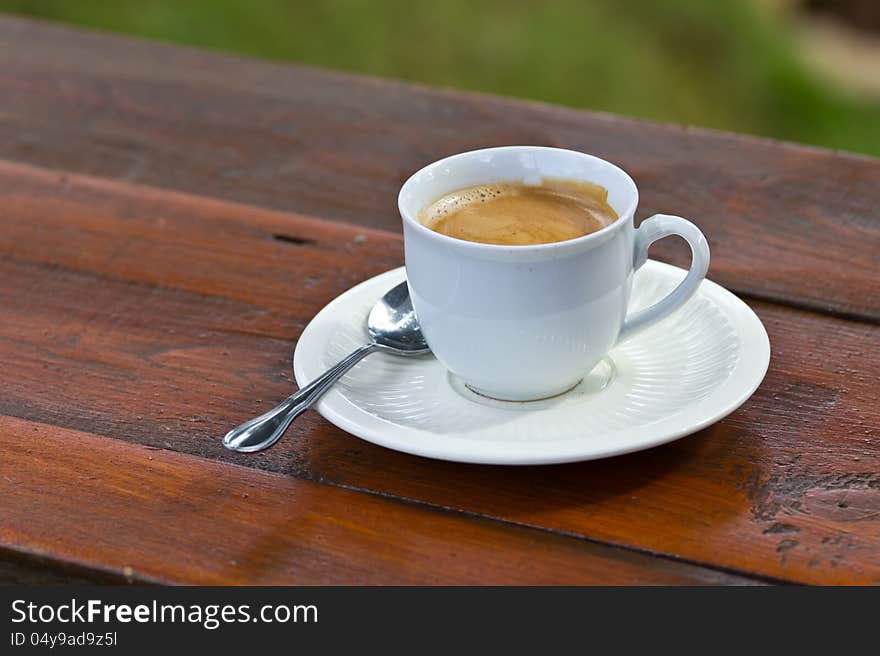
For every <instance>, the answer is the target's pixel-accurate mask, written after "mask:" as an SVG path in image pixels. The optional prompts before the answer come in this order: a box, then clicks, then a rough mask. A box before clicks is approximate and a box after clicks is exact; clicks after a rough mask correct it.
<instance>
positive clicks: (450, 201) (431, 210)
mask: <svg viewBox="0 0 880 656" xmlns="http://www.w3.org/2000/svg"><path fill="white" fill-rule="evenodd" d="M511 193H516V187H515V186H514V185H511V184H510V183H507V182H498V183H495V184H485V185H478V186H476V187H468V188H467V189H462V190H460V191H457V192H455V193H452V194H449V195H447V196H444V197H443V198H441V199H440V200H438V201H436V202H434V203H433V204H431V205H429V206H428V207H426V208H425V209H423V210H422V212H421V216H420V217H419V218H420V219H421V222H422V223H423V224H424V225H426V226H428V227H431V225H433V224H434V223H436V222H437V221H439V220H440V219H442V218H443V217H444V216H446V215H448V214H452V213H454V212H457V211H458V210H460V209H461V208H463V207H465V206H467V205H471V204H472V203H485V202H488V201H490V200H492V199H494V198H498V197H499V196H504V195H507V194H511Z"/></svg>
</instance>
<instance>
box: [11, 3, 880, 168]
mask: <svg viewBox="0 0 880 656" xmlns="http://www.w3.org/2000/svg"><path fill="white" fill-rule="evenodd" d="M0 11H5V12H9V13H17V14H22V15H27V16H32V17H39V18H44V19H49V20H53V21H61V22H66V23H71V24H76V25H82V26H87V27H92V28H98V29H102V30H110V31H115V32H122V33H126V34H132V35H139V36H143V37H148V38H152V39H162V40H167V41H174V42H177V43H183V44H189V45H194V46H200V47H208V48H216V49H220V50H227V51H232V52H237V53H242V54H247V55H254V56H257V57H264V58H271V59H280V60H287V61H292V62H298V63H304V64H309V65H312V66H321V67H327V68H334V69H339V70H345V71H353V72H359V73H368V74H372V75H379V76H383V77H393V78H399V79H403V80H409V81H413V82H420V83H424V84H430V85H439V86H445V87H454V88H458V89H468V90H476V91H485V92H489V93H494V94H500V95H506V96H515V97H520V98H530V99H534V100H541V101H546V102H551V103H556V104H561V105H568V106H572V107H579V108H584V109H590V110H600V111H606V112H613V113H616V114H624V115H628V116H634V117H640V118H647V119H653V120H658V121H666V122H673V123H681V124H687V125H698V126H705V127H711V128H719V129H724V130H733V131H736V132H746V133H751V134H757V135H762V136H769V137H775V138H780V139H787V140H792V141H799V142H803V143H809V144H816V145H820V146H826V147H830V148H837V149H842V150H849V151H854V152H860V153H867V154H872V155H880V0H663V1H654V0H556V1H551V0H543V1H542V0H485V1H482V0H443V1H442V2H441V1H436V0H435V1H433V2H419V1H417V0H408V1H404V0H326V1H324V2H318V1H314V2H296V1H295V0H125V1H124V2H123V1H120V2H103V1H88V0H0Z"/></svg>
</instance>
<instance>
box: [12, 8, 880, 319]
mask: <svg viewBox="0 0 880 656" xmlns="http://www.w3.org/2000/svg"><path fill="white" fill-rule="evenodd" d="M0 42H2V43H3V44H4V47H3V48H2V49H0V156H2V157H6V158H9V159H14V160H20V161H25V162H30V163H34V164H38V165H41V166H46V167H50V168H57V169H66V170H71V171H78V172H81V173H89V174H94V175H97V176H101V177H106V178H112V179H117V180H131V181H137V182H142V183H146V184H150V185H154V186H159V187H170V188H175V189H180V190H184V191H190V192H195V193H199V194H204V195H210V196H218V197H222V198H226V199H231V200H236V201H241V202H245V203H249V204H255V205H260V206H265V207H269V208H274V209H279V210H286V211H296V212H301V213H306V214H311V215H317V216H321V217H324V218H327V219H332V220H342V221H349V222H354V223H359V224H363V225H368V226H377V227H385V228H389V229H393V230H395V231H396V230H398V229H399V219H398V217H397V212H396V207H395V199H396V194H397V189H398V187H399V185H400V184H401V182H402V181H403V180H404V179H405V178H406V177H407V176H408V175H409V174H410V173H411V172H413V171H414V170H416V169H418V168H420V167H421V166H423V165H424V164H427V163H428V162H430V161H432V160H435V159H437V158H439V157H442V156H444V155H448V154H451V153H455V152H460V151H463V150H470V149H473V148H478V147H485V146H494V145H505V144H515V143H530V144H543V145H550V146H560V147H566V148H573V149H576V150H585V151H588V152H592V153H595V154H597V155H600V156H602V157H605V158H607V159H609V160H611V161H613V162H615V163H618V164H620V165H621V166H623V167H624V168H625V169H627V170H628V171H629V172H630V173H631V174H632V175H633V177H634V178H635V179H636V181H637V182H638V183H639V186H640V189H641V196H642V204H641V209H640V211H639V214H638V216H639V218H641V217H644V216H647V215H649V214H651V213H654V212H660V211H662V212H667V213H673V214H675V213H677V214H682V215H684V216H687V217H690V218H692V219H694V220H695V221H696V222H697V223H698V224H699V225H700V226H701V227H702V228H703V229H704V231H705V232H706V234H707V235H708V238H709V241H710V243H711V245H712V250H713V264H712V275H713V276H714V277H715V279H716V280H718V281H719V282H721V283H722V284H724V285H726V286H728V287H731V288H733V289H735V290H737V291H739V292H741V293H745V294H749V295H752V296H754V297H757V298H764V299H777V300H782V301H785V302H787V303H790V304H794V305H801V306H805V307H811V308H816V309H821V310H823V311H828V312H834V313H839V314H842V315H845V316H852V317H860V318H865V319H869V320H873V321H880V280H878V277H877V276H876V271H877V267H878V265H880V260H878V249H877V244H878V243H880V221H878V219H877V213H876V207H877V206H878V205H880V187H878V185H877V184H876V182H877V180H878V179H880V160H877V159H872V158H867V157H859V156H853V155H847V154H843V153H835V152H831V151H826V150H820V149H815V148H805V147H796V146H792V145H789V144H779V143H775V142H772V141H769V140H760V139H754V138H745V137H740V136H733V135H729V134H723V133H718V132H712V131H706V130H696V129H684V128H679V127H674V126H664V125H656V124H651V123H647V122H640V121H632V120H627V119H621V118H614V117H611V116H608V115H603V114H593V113H588V112H582V111H575V110H570V109H562V108H557V107H551V106H547V105H541V104H537V103H525V102H515V101H512V100H508V99H500V98H494V97H490V96H485V95H478V94H466V93H456V92H451V91H444V90H432V89H424V88H418V87H414V86H409V85H404V84H397V83H392V82H387V81H382V80H375V79H368V78H361V77H355V76H350V75H340V74H334V73H328V72H323V71H317V70H311V69H305V68H299V67H293V66H288V65H282V64H275V63H269V62H259V61H255V60H250V59H245V58H241V57H232V56H227V55H221V54H217V53H210V52H201V51H196V50H191V49H184V48H180V47H175V46H169V45H163V44H157V43H149V42H145V41H139V40H134V39H129V38H120V37H114V36H109V35H105V34H97V33H93V32H87V31H82V30H74V29H71V28H65V27H57V26H51V25H47V24H41V23H33V22H29V21H25V20H22V19H17V18H2V19H0ZM667 241H669V240H667ZM652 254H653V255H654V256H655V257H659V258H660V259H665V260H667V261H674V262H677V263H681V262H682V261H683V259H684V258H683V255H682V250H681V247H680V246H679V245H676V244H674V243H666V242H663V243H660V244H658V245H657V246H656V247H655V249H654V251H653V252H652ZM807 281H808V284H806V282H807Z"/></svg>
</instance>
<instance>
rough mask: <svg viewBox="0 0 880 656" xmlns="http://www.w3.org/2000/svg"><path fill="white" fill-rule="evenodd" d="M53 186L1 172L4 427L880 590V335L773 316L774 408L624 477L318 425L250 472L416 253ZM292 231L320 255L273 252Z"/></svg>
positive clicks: (797, 314)
mask: <svg viewBox="0 0 880 656" xmlns="http://www.w3.org/2000/svg"><path fill="white" fill-rule="evenodd" d="M13 174H15V175H18V176H19V177H18V178H16V180H18V182H17V183H16V184H15V185H12V184H11V183H10V181H11V180H12V178H11V177H10V176H11V175H13ZM53 175H54V174H50V173H45V172H39V171H33V170H27V171H25V170H24V169H22V168H21V167H10V166H6V167H4V168H2V169H0V180H3V181H4V182H3V183H2V184H0V188H3V189H7V190H8V189H12V188H15V189H17V190H19V191H18V192H17V193H16V194H12V193H10V192H8V191H7V192H5V194H4V196H3V197H2V198H0V201H2V202H0V218H2V219H3V223H2V225H3V230H0V255H2V258H0V308H2V317H3V321H2V322H0V389H2V390H3V394H2V395H0V413H3V414H7V415H15V416H19V417H24V418H27V419H32V420H37V421H43V422H46V423H50V424H57V425H59V426H65V427H68V428H73V429H78V430H82V431H86V432H90V433H97V434H101V435H107V436H112V437H118V438H122V439H124V440H129V441H131V442H137V443H140V444H144V445H149V446H154V447H162V448H168V449H173V450H176V451H181V452H186V453H190V454H196V455H199V456H205V457H207V458H211V459H217V460H226V461H232V462H236V463H241V464H243V465H247V466H249V467H253V468H258V469H263V470H270V471H274V472H277V473H282V474H293V475H296V476H299V477H302V478H309V479H313V480H318V481H324V482H329V483H334V484H338V485H344V486H347V487H353V488H358V489H363V490H369V491H372V492H376V493H381V494H389V495H394V496H398V497H402V498H405V499H410V500H415V501H419V502H422V503H426V504H432V505H435V506H438V507H446V508H453V509H456V510H460V511H462V512H467V513H474V514H480V515H485V516H488V517H493V518H498V519H503V520H505V521H509V522H515V523H517V524H523V525H528V526H534V527H540V528H543V529H547V530H550V531H557V532H563V533H565V534H571V535H577V536H582V537H585V538H590V539H596V540H602V541H606V542H609V543H614V544H619V545H626V546H628V547H632V548H635V549H638V550H641V551H647V552H651V553H660V554H665V555H668V556H670V557H673V558H676V559H682V560H687V561H691V562H698V563H706V564H710V565H712V566H715V567H721V568H727V569H731V570H737V571H747V572H755V573H757V574H759V575H762V576H766V577H772V578H778V579H786V580H796V581H802V582H810V583H877V582H880V439H878V438H880V434H878V426H880V407H878V405H877V402H876V400H877V395H876V389H877V380H878V376H880V355H878V354H877V352H876V349H874V348H873V345H874V344H876V342H877V336H878V328H877V327H875V326H872V325H869V324H864V323H858V322H852V321H845V320H838V319H831V318H828V317H823V316H820V315H816V314H813V313H808V312H803V311H799V310H793V309H788V308H783V307H779V306H774V305H770V304H765V303H754V304H753V306H754V307H755V309H756V311H757V312H758V313H759V315H760V316H761V318H762V319H763V321H764V322H765V324H766V326H767V329H768V332H769V333H770V339H771V343H772V345H773V360H772V362H771V367H770V371H769V374H768V377H767V379H766V380H765V382H764V384H763V385H762V387H761V388H760V389H759V391H758V393H757V394H756V395H755V396H754V397H753V398H752V399H751V400H750V401H749V402H748V403H747V404H746V405H745V406H744V407H743V408H742V409H740V410H739V411H738V412H736V413H735V414H734V415H732V416H731V417H730V418H728V419H726V420H725V421H722V422H720V423H719V424H717V425H715V426H713V427H711V428H709V429H707V430H704V431H701V432H700V433H698V434H697V435H695V436H692V437H690V438H687V439H685V440H682V441H679V442H677V443H674V444H671V445H667V446H665V447H661V448H657V449H654V450H651V451H648V452H644V453H640V454H634V455H630V456H624V457H619V458H614V459H611V460H604V461H599V462H593V463H581V464H573V465H566V466H557V467H528V468H503V467H480V466H465V465H456V464H449V463H439V462H434V461H429V460H425V459H421V458H416V457H411V456H406V455H403V454H397V453H393V452H391V451H387V450H385V449H382V448H379V447H375V446H372V445H369V444H366V443H364V442H361V441H359V440H357V439H355V438H353V437H351V436H349V435H347V434H345V433H343V432H342V431H339V430H337V429H335V428H334V427H332V426H330V425H329V424H328V423H326V422H325V421H323V420H322V419H320V417H318V416H317V415H316V414H314V413H307V414H306V415H304V416H303V417H301V418H300V419H299V420H298V421H297V423H296V424H295V425H294V426H293V428H292V429H291V430H290V431H289V432H288V434H287V436H286V437H285V438H284V439H283V440H282V441H281V443H279V445H278V446H276V447H275V448H274V449H272V450H270V451H267V452H265V453H262V454H254V455H239V454H231V453H229V452H227V451H225V450H224V449H223V448H222V446H221V445H220V443H219V437H220V436H221V435H222V434H223V433H224V432H225V431H226V430H227V429H228V428H229V427H230V426H232V425H235V424H236V423H238V422H239V421H241V420H242V419H244V418H246V417H248V416H251V415H253V414H254V413H255V412H257V411H258V410H259V409H260V408H265V407H267V405H266V404H268V403H271V402H273V401H274V400H276V399H279V398H281V397H282V396H283V395H286V394H287V393H289V391H290V390H291V388H292V383H291V380H290V374H289V371H290V361H289V359H290V355H291V352H292V345H293V340H294V339H295V338H296V336H297V335H298V334H299V332H300V331H301V329H302V327H303V326H304V324H305V323H306V322H307V321H308V319H309V318H310V317H311V316H312V315H313V314H314V313H315V312H316V311H317V310H318V309H319V308H320V307H322V306H323V305H324V304H325V303H326V302H328V301H329V300H330V299H332V298H333V297H334V296H335V295H336V294H338V293H340V292H342V291H344V290H345V289H346V288H348V287H349V286H350V285H351V283H352V282H353V281H354V280H355V279H360V278H362V277H367V276H369V275H372V274H373V273H377V272H379V271H381V270H384V269H387V268H390V266H393V265H394V264H397V263H399V262H400V259H399V258H400V253H401V251H400V248H401V245H400V240H399V238H398V237H397V236H396V235H390V234H385V233H381V232H378V231H373V232H369V233H364V232H363V230H362V229H361V228H357V227H354V226H345V225H335V224H331V223H327V222H321V221H316V220H313V219H308V218H302V217H298V216H294V215H280V214H278V213H274V212H270V211H267V210H261V209H255V208H250V207H245V206H241V205H236V204H233V203H227V202H220V201H203V200H200V199H197V198H192V197H188V196H185V195H182V194H176V193H168V192H162V191H156V190H151V189H143V188H136V187H128V186H125V185H119V184H116V183H109V182H102V181H94V180H87V179H82V178H78V177H76V176H67V178H66V180H65V182H64V185H63V187H62V188H60V189H59V188H56V187H53V186H52V185H53V184H54V183H53V182H52V181H53V180H54V179H55V178H54V177H53ZM163 221H164V223H163ZM282 224H283V225H284V226H285V230H287V231H288V233H289V234H290V235H292V236H295V237H296V238H297V239H301V240H302V241H303V243H301V244H296V243H290V242H278V241H277V240H274V239H272V237H271V235H272V234H273V231H275V230H276V229H277V226H278V225H282ZM358 235H362V236H365V237H366V238H365V239H360V240H359V239H358ZM347 245H351V248H350V250H347V249H348V246H347ZM236 253H246V254H247V255H246V256H245V255H241V256H236V255H235V254H236ZM316 271H319V272H320V276H321V278H320V280H317V281H311V282H310V281H309V279H308V276H309V275H313V274H314V273H315V272H316ZM258 401H261V402H258Z"/></svg>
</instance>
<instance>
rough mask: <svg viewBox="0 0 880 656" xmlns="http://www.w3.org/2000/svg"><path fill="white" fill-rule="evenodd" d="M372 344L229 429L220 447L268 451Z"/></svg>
mask: <svg viewBox="0 0 880 656" xmlns="http://www.w3.org/2000/svg"><path fill="white" fill-rule="evenodd" d="M378 348H379V347H378V346H377V345H376V344H375V343H371V344H364V345H363V346H361V347H360V348H359V349H357V350H356V351H354V352H352V353H351V354H350V355H348V356H347V357H345V358H344V359H343V360H342V361H341V362H339V363H338V364H336V365H334V366H333V367H331V368H330V369H328V370H327V371H325V372H324V373H323V374H321V375H320V376H318V377H317V378H316V379H315V380H313V381H312V382H311V383H309V384H308V385H306V386H305V387H303V388H302V389H300V390H299V391H297V392H295V393H294V394H291V395H290V396H288V397H287V398H286V399H284V400H283V401H282V402H281V403H279V404H278V405H276V406H275V407H274V408H272V409H271V410H269V412H266V413H265V414H262V415H260V416H259V417H254V418H253V419H249V420H248V421H246V422H244V423H243V424H242V425H241V426H239V427H237V428H233V429H232V430H231V431H229V432H228V433H226V436H225V437H224V438H223V446H225V447H226V448H227V449H230V450H232V451H240V452H242V453H252V452H254V451H262V450H263V449H268V448H269V447H270V446H272V445H273V444H275V442H277V441H278V439H279V438H280V437H281V436H282V435H284V431H286V430H287V428H288V426H290V424H291V423H292V422H293V420H294V419H296V418H297V417H298V416H300V415H301V414H302V413H303V412H305V411H306V410H307V409H308V408H310V407H311V406H312V404H313V403H315V401H317V400H318V399H319V398H321V395H322V394H324V392H326V391H327V390H328V389H330V387H331V386H332V385H333V383H335V382H336V381H337V380H339V379H340V378H342V376H344V375H345V372H347V371H348V370H349V369H351V368H352V367H353V366H354V365H356V364H357V363H358V362H360V361H361V360H362V359H363V358H365V357H366V356H368V355H369V354H370V353H372V352H373V351H376V350H378Z"/></svg>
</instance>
